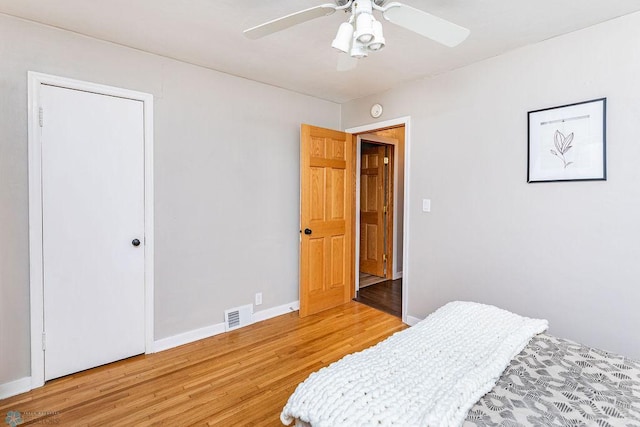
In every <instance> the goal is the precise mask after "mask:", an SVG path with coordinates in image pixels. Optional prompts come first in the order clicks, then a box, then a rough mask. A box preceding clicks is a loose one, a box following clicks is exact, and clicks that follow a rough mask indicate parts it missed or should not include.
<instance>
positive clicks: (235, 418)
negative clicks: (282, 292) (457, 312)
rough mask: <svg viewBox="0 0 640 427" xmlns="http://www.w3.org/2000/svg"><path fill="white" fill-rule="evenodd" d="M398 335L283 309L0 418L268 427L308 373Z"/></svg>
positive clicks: (89, 377)
mask: <svg viewBox="0 0 640 427" xmlns="http://www.w3.org/2000/svg"><path fill="white" fill-rule="evenodd" d="M405 328H406V325H404V324H403V323H402V322H401V321H400V319H398V318H397V317H394V316H392V315H389V314H386V313H383V312H380V311H378V310H375V309H372V308H370V307H367V306H364V305H362V304H358V303H355V302H350V303H348V304H345V305H344V306H341V307H337V308H335V309H331V310H328V311H326V312H323V313H319V314H316V315H312V316H309V317H306V318H303V319H301V318H300V317H298V313H297V312H293V313H289V314H286V315H283V316H278V317H275V318H273V319H269V320H266V321H264V322H260V323H256V324H253V325H250V326H247V327H245V328H242V329H238V330H236V331H232V332H228V333H225V334H221V335H217V336H214V337H211V338H208V339H205V340H200V341H197V342H194V343H191V344H187V345H184V346H180V347H177V348H173V349H170V350H166V351H163V352H160V353H156V354H151V355H141V356H136V357H132V358H130V359H126V360H123V361H119V362H116V363H112V364H109V365H105V366H101V367H98V368H95V369H91V370H88V371H84V372H80V373H77V374H73V375H69V376H67V377H64V378H60V379H57V380H53V381H49V382H47V384H45V386H44V387H41V388H39V389H36V390H32V391H31V392H29V393H24V394H22V395H18V396H14V397H12V398H9V399H4V400H0V414H6V413H7V412H8V411H21V412H23V413H24V412H28V413H31V414H42V413H43V412H54V413H55V414H54V415H53V416H50V417H48V418H47V417H45V416H44V415H42V416H41V417H40V418H37V416H36V415H34V417H36V418H33V417H31V418H29V423H32V424H35V423H41V424H44V423H56V424H58V425H73V426H111V425H140V426H142V425H169V426H183V425H210V426H229V425H234V426H245V425H246V426H277V425H281V423H280V420H279V416H280V411H281V410H282V407H283V406H284V405H285V403H286V402H287V399H288V398H289V396H290V395H291V393H293V391H294V390H295V388H296V386H297V385H298V384H299V383H300V382H301V381H303V380H304V379H305V378H306V377H307V376H308V375H309V374H310V373H311V372H314V371H317V370H318V369H320V368H322V367H324V366H327V365H328V364H330V363H332V362H334V361H336V360H338V359H340V358H341V357H343V356H345V355H346V354H349V353H352V352H355V351H360V350H363V349H365V348H367V347H370V346H371V345H374V344H376V343H377V342H379V341H382V340H383V339H385V338H386V337H388V336H389V335H391V334H393V333H395V332H397V331H400V330H402V329H405ZM29 423H27V424H29Z"/></svg>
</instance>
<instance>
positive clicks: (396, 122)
mask: <svg viewBox="0 0 640 427" xmlns="http://www.w3.org/2000/svg"><path fill="white" fill-rule="evenodd" d="M401 125H404V192H403V194H404V209H403V230H402V321H403V322H404V323H407V304H408V301H409V279H410V275H409V262H408V261H409V236H410V233H409V227H410V222H409V208H410V200H409V176H410V163H409V158H410V157H409V154H410V152H411V132H410V125H411V116H404V117H398V118H395V119H390V120H385V121H381V122H373V123H369V124H365V125H362V126H356V127H351V128H347V129H345V132H347V133H350V134H354V135H357V136H360V135H361V134H364V133H371V132H374V131H377V130H380V129H384V128H390V127H394V126H401ZM365 139H366V138H365ZM357 141H358V142H357V152H356V162H357V163H356V169H357V170H356V193H357V194H356V209H355V212H356V213H357V212H360V197H359V195H360V177H359V174H360V156H361V150H360V149H361V144H360V139H359V138H358V139H357ZM396 148H397V146H396ZM395 151H396V156H395V159H396V160H395V163H396V164H394V166H396V168H395V172H394V174H395V175H396V176H394V186H395V185H397V179H396V178H397V171H398V168H397V162H398V161H399V159H398V157H399V156H398V155H397V149H396V150H395ZM395 189H396V190H397V187H396V188H395ZM397 194H398V192H397V191H394V198H396V197H397ZM394 206H397V204H395V203H394ZM394 217H395V216H394ZM355 221H356V226H355V227H354V231H355V232H356V233H358V236H357V238H356V239H355V244H356V245H359V244H360V240H359V230H360V217H359V215H355ZM394 231H395V232H397V231H398V230H394ZM394 235H395V233H394ZM394 245H395V242H394ZM356 251H359V246H357V247H356ZM358 253H359V252H356V255H357V254H358ZM395 258H396V257H394V263H395V262H396V260H395ZM359 260H360V257H359V256H356V274H359V272H360V268H359V267H360V266H359ZM394 273H395V268H394ZM355 277H356V278H357V277H358V276H357V275H356V276H355ZM358 283H359V282H358V280H355V283H354V287H356V290H357V287H358Z"/></svg>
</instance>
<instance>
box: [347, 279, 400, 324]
mask: <svg viewBox="0 0 640 427" xmlns="http://www.w3.org/2000/svg"><path fill="white" fill-rule="evenodd" d="M354 300H355V301H358V302H360V303H362V304H366V305H368V306H370V307H373V308H375V309H378V310H381V311H384V312H385V313H389V314H392V315H394V316H396V317H402V279H397V280H386V281H384V282H380V283H376V284H375V285H370V286H367V287H366V288H361V289H360V290H359V291H358V296H357V297H356V298H354Z"/></svg>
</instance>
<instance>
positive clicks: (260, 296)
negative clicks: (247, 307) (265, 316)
mask: <svg viewBox="0 0 640 427" xmlns="http://www.w3.org/2000/svg"><path fill="white" fill-rule="evenodd" d="M260 304H262V292H258V293H257V294H256V305H260Z"/></svg>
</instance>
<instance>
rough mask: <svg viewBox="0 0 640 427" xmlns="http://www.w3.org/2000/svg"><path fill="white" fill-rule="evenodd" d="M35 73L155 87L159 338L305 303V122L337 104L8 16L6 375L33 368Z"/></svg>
mask: <svg viewBox="0 0 640 427" xmlns="http://www.w3.org/2000/svg"><path fill="white" fill-rule="evenodd" d="M28 70H33V71H38V72H43V73H49V74H55V75H60V76H64V77H70V78H75V79H80V80H86V81H91V82H96V83H102V84H108V85H112V86H118V87H124V88H128V89H133V90H138V91H143V92H149V93H152V94H153V95H154V96H155V114H154V118H155V190H156V194H155V202H156V206H155V220H156V230H155V237H156V251H155V254H156V267H155V278H156V289H155V310H156V318H155V328H156V331H155V335H156V336H155V338H156V339H161V338H165V337H170V336H173V335H176V334H179V333H182V332H187V331H190V330H193V329H197V328H201V327H206V326H209V325H213V324H217V323H220V322H222V321H223V320H224V318H223V310H224V309H227V308H231V307H234V306H238V305H241V304H250V303H252V302H253V295H254V294H255V293H256V292H259V291H260V292H263V297H264V304H263V305H262V306H260V309H268V308H271V307H275V306H279V305H282V304H287V303H289V302H292V301H295V300H297V299H298V222H299V219H298V211H299V178H298V176H299V148H298V144H299V126H300V123H302V122H306V123H311V124H315V125H318V126H324V127H333V128H337V127H339V126H340V122H339V120H340V106H339V105H337V104H334V103H330V102H326V101H321V100H318V99H315V98H311V97H308V96H303V95H299V94H296V93H293V92H289V91H286V90H282V89H278V88H274V87H271V86H266V85H263V84H259V83H255V82H251V81H248V80H244V79H240V78H237V77H233V76H229V75H225V74H221V73H217V72H214V71H211V70H207V69H204V68H200V67H196V66H192V65H188V64H185V63H181V62H177V61H173V60H170V59H167V58H162V57H159V56H155V55H150V54H145V53H142V52H139V51H136V50H133V49H128V48H124V47H121V46H118V45H114V44H110V43H104V42H100V41H97V40H94V39H91V38H88V37H84V36H80V35H77V34H73V33H70V32H66V31H61V30H57V29H53V28H50V27H45V26H42V25H38V24H34V23H29V22H26V21H22V20H18V19H15V18H11V17H8V16H5V15H0V385H2V384H3V383H8V382H11V381H13V380H17V379H20V378H23V377H27V376H29V375H30V367H29V365H30V356H29V257H28V216H27V214H28V194H27V188H28V181H27V71H28ZM89 238H90V237H89Z"/></svg>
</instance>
